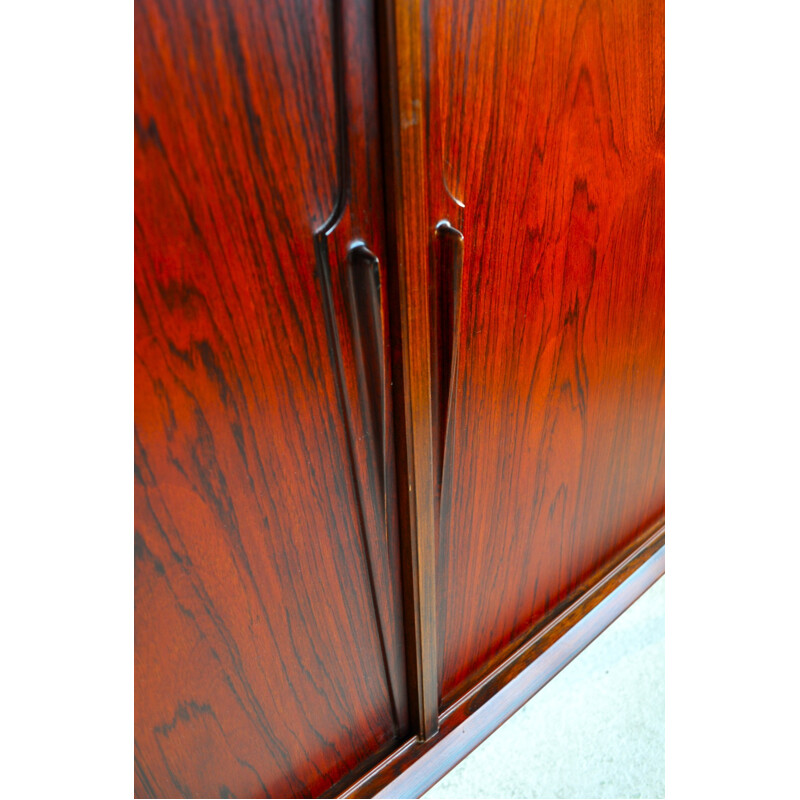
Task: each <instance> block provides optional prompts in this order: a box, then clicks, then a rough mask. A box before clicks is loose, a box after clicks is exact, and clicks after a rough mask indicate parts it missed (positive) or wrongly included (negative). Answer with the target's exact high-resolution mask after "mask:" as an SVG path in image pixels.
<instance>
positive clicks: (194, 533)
mask: <svg viewBox="0 0 800 800" xmlns="http://www.w3.org/2000/svg"><path fill="white" fill-rule="evenodd" d="M135 15H136V16H135V24H136V29H135V33H136V87H135V112H136V137H135V181H136V183H135V189H136V201H135V202H136V233H135V237H136V238H135V246H136V268H135V296H136V317H135V333H136V346H135V351H136V352H135V355H136V360H135V370H136V373H135V377H136V404H135V435H136V439H135V442H136V444H135V448H136V452H135V460H136V483H135V502H136V539H135V543H136V551H135V555H136V558H135V586H136V595H135V604H136V612H135V614H136V619H135V653H136V656H135V659H136V660H135V793H136V795H137V796H143V797H144V796H161V797H175V796H186V797H190V796H196V797H214V796H220V797H221V796H248V797H257V796H261V797H263V796H277V797H292V796H298V797H310V796H316V795H317V794H319V793H320V792H322V791H323V790H325V789H326V788H327V787H329V786H330V785H331V784H333V783H334V782H335V781H336V780H337V779H338V778H340V777H341V776H342V775H343V774H345V773H347V772H348V771H349V770H352V769H354V768H355V767H357V766H358V765H359V764H362V763H363V762H364V761H365V760H369V759H370V758H374V757H375V756H376V754H380V752H382V751H385V749H386V748H388V747H390V746H391V744H392V742H394V741H395V740H397V738H398V737H403V736H406V735H407V719H408V716H407V703H406V690H405V685H406V678H405V665H404V648H403V643H402V637H403V633H402V613H401V610H400V609H401V581H400V574H399V573H400V563H399V559H400V554H399V545H398V531H397V515H396V505H397V504H396V497H395V490H394V472H393V463H394V451H393V439H394V433H393V430H392V416H393V412H392V406H391V394H390V390H389V387H390V383H391V371H390V363H389V357H388V345H387V335H386V334H387V328H388V320H387V318H386V314H385V307H386V280H385V266H382V265H385V255H384V253H385V250H384V241H383V225H384V223H383V200H382V191H383V179H382V168H381V163H382V159H381V154H380V136H379V133H380V127H379V112H378V98H377V94H376V92H377V77H376V76H377V68H376V66H375V63H374V59H375V47H374V41H375V36H374V27H375V23H374V20H373V18H372V8H371V5H370V4H369V3H367V2H362V1H361V0H355V1H354V2H350V1H349V0H348V2H347V3H344V4H337V5H336V7H335V8H332V7H331V5H330V4H329V3H326V2H322V1H321V0H302V1H301V0H292V2H288V0H287V1H286V2H277V3H270V4H264V3H260V2H255V0H197V1H196V0H191V1H190V0H137V3H136V5H135ZM354 241H362V242H363V243H364V245H363V246H362V247H361V248H358V247H356V248H355V249H353V250H351V252H350V253H349V255H348V252H347V251H348V248H349V247H350V245H351V243H352V242H354ZM376 259H377V260H376Z"/></svg>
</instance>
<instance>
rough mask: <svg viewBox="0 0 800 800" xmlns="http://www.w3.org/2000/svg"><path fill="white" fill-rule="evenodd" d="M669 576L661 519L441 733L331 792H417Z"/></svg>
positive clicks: (523, 645)
mask: <svg viewBox="0 0 800 800" xmlns="http://www.w3.org/2000/svg"><path fill="white" fill-rule="evenodd" d="M663 574H664V525H663V522H659V523H657V524H656V525H655V526H654V528H653V529H651V530H649V531H647V532H646V533H645V534H644V535H643V536H642V537H640V538H639V539H638V540H637V541H635V542H634V543H633V544H632V545H631V546H629V547H628V548H626V550H624V551H623V552H622V553H620V554H619V555H618V556H617V558H616V559H615V562H614V563H612V564H611V565H610V568H606V569H604V571H602V572H599V573H596V574H594V575H592V576H590V577H589V579H588V580H587V581H585V583H584V584H582V585H581V586H579V587H578V588H577V589H576V590H575V592H574V593H573V594H572V595H571V596H570V597H569V598H567V599H566V600H565V601H564V602H563V603H562V604H561V606H560V607H559V608H557V609H555V610H554V611H553V612H552V613H551V614H550V615H549V616H548V618H546V619H544V620H542V621H541V622H540V623H539V624H538V625H537V626H536V627H535V629H534V630H532V631H530V633H529V635H528V636H527V637H526V639H525V640H524V641H521V642H519V643H518V645H517V647H516V648H515V649H514V650H513V651H511V652H509V653H507V654H506V655H505V656H504V657H503V658H501V659H499V660H498V661H497V662H496V663H495V664H494V665H493V668H492V669H491V670H490V671H489V672H487V674H486V675H484V677H483V678H482V680H480V681H479V682H478V683H477V684H476V685H475V686H474V687H473V688H472V689H471V690H470V691H469V692H468V693H467V694H465V695H463V696H462V697H460V698H459V699H458V700H457V701H455V702H454V703H453V704H452V705H451V706H450V707H449V708H448V709H446V710H445V711H444V712H443V713H442V714H440V715H439V725H440V729H439V734H438V735H437V736H436V737H435V738H433V739H431V740H429V741H426V742H423V741H420V740H419V739H418V738H413V739H409V740H407V741H406V742H404V743H403V745H402V746H400V747H398V748H397V749H396V750H395V751H394V752H393V753H391V754H390V755H389V756H387V757H386V758H385V759H383V761H381V762H380V763H378V764H376V765H375V766H374V767H373V768H372V769H371V770H369V771H368V772H366V773H365V774H363V775H360V776H359V777H358V778H357V779H356V780H348V779H347V778H345V779H343V780H342V781H341V782H340V783H339V784H337V785H336V786H334V787H332V789H331V790H330V791H329V792H326V795H325V796H326V797H419V796H421V795H422V794H423V793H425V792H426V791H427V790H428V789H430V787H431V786H433V784H434V783H436V782H437V781H438V780H440V779H441V778H442V777H443V776H444V775H445V774H446V773H447V772H449V771H450V770H451V769H452V768H453V767H454V766H455V765H456V764H458V763H459V762H460V761H461V760H462V759H463V758H464V757H465V756H466V755H468V754H469V753H470V752H471V751H472V750H473V749H474V748H475V747H476V746H477V745H478V744H480V743H481V742H482V741H483V740H484V739H485V738H486V737H487V736H488V735H489V734H490V733H492V731H494V730H495V729H496V728H497V727H499V726H500V725H501V724H502V723H503V722H505V721H506V720H507V719H508V718H509V717H510V716H511V715H512V714H513V713H514V712H516V711H517V710H519V709H520V708H521V707H522V706H523V705H524V704H525V703H526V702H527V701H528V700H529V699H530V698H531V697H532V696H533V695H534V694H535V693H536V692H537V691H539V689H541V688H542V687H543V686H544V685H545V684H546V683H547V682H548V681H549V680H550V679H551V678H553V677H554V676H555V675H556V674H558V672H559V671H560V670H561V669H563V668H564V667H565V666H566V665H567V664H568V663H569V662H570V661H571V660H572V659H573V658H574V657H575V656H577V655H578V654H579V653H580V652H581V651H582V650H583V649H584V648H585V647H586V646H587V645H589V644H590V643H591V642H592V641H593V640H594V639H595V638H596V637H597V636H598V635H599V634H600V633H601V632H602V631H603V630H605V628H606V627H607V626H608V625H610V624H611V623H612V622H613V621H614V620H615V619H616V618H617V617H618V616H619V615H620V614H621V613H622V612H623V611H625V609H627V608H628V607H629V606H630V605H631V603H633V602H634V601H635V600H636V599H637V598H638V597H639V596H640V595H641V594H643V593H644V592H645V591H646V590H647V589H648V588H649V587H650V586H652V584H653V583H655V581H657V580H658V579H659V578H660V577H661V576H662V575H663Z"/></svg>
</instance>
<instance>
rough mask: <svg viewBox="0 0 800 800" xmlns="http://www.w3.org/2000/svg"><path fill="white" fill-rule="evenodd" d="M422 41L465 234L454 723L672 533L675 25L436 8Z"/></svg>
mask: <svg viewBox="0 0 800 800" xmlns="http://www.w3.org/2000/svg"><path fill="white" fill-rule="evenodd" d="M429 26H430V36H429V38H428V40H427V41H428V60H429V65H430V74H431V76H432V77H431V86H432V93H433V97H432V99H431V101H430V102H431V115H430V120H431V125H432V128H433V129H435V130H438V131H439V133H432V134H431V137H430V142H429V148H430V149H429V172H430V174H431V175H432V176H433V177H432V179H431V180H432V181H436V182H439V183H440V184H441V185H443V186H444V187H446V190H447V192H448V193H449V194H450V196H451V197H452V199H453V201H454V203H453V204H452V206H451V209H452V210H451V211H450V212H448V215H449V217H450V220H451V222H452V223H453V225H455V226H456V227H457V228H458V229H459V230H460V231H462V232H463V235H464V257H463V258H464V261H463V268H462V285H461V287H460V293H461V298H462V303H461V313H460V330H458V331H457V332H456V333H455V342H456V346H455V348H454V353H455V354H456V357H457V368H456V371H457V374H458V380H457V381H456V383H455V384H454V390H453V391H454V394H453V398H452V400H451V403H450V406H449V410H450V415H451V418H450V419H448V420H447V421H446V425H447V436H446V445H445V453H444V468H443V476H442V496H441V512H440V518H439V532H438V551H437V559H438V562H437V563H438V587H437V597H438V600H439V603H438V609H439V621H438V630H439V642H440V649H439V669H440V676H441V682H442V693H443V702H444V703H445V704H446V703H447V702H448V701H450V700H452V699H453V698H454V697H456V696H458V694H459V693H460V692H462V691H464V689H465V688H467V687H468V686H469V685H470V680H471V676H472V675H473V674H474V673H475V671H476V670H477V669H478V668H479V667H480V666H481V665H482V664H484V663H485V662H486V661H487V659H489V658H490V657H491V655H492V654H494V653H496V652H497V651H498V650H500V649H502V648H503V647H504V646H507V645H508V643H509V642H511V641H513V640H514V639H515V638H516V637H518V636H520V635H522V634H523V633H524V631H526V630H528V629H530V628H531V626H532V625H533V624H535V623H536V621H537V620H539V619H541V618H542V617H543V616H544V615H546V614H547V613H548V611H549V610H550V609H552V608H554V607H555V606H557V605H558V603H559V602H561V601H562V600H563V598H564V597H566V596H567V595H568V594H569V593H570V592H571V591H573V589H574V588H575V587H576V586H578V585H579V584H580V583H581V582H582V581H583V580H584V579H585V578H586V576H588V575H589V574H591V573H592V572H593V571H594V570H596V569H597V568H598V567H599V566H601V565H602V564H603V563H605V562H607V561H608V560H609V559H611V558H612V557H613V556H614V554H615V553H617V552H619V551H620V549H621V548H624V547H625V546H626V545H627V544H628V543H630V542H631V541H632V540H633V539H634V538H635V537H636V536H637V535H638V534H639V533H640V532H641V531H642V530H644V529H646V528H647V527H648V526H649V525H650V524H652V522H653V521H654V520H656V519H658V518H659V517H660V516H661V515H662V514H663V506H664V471H663V470H664V461H663V459H664V446H663V437H664V419H663V403H664V361H663V358H664V349H663V348H664V329H663V302H664V43H663V35H664V32H663V4H662V3H661V2H659V0H655V1H654V2H653V1H652V0H612V1H611V2H597V1H592V0H587V1H586V2H582V3H561V2H552V0H544V2H542V0H534V1H533V2H530V1H528V0H526V2H515V1H513V0H512V1H510V2H503V3H497V2H495V1H494V0H468V2H466V3H454V2H452V0H432V2H431V4H430V18H429ZM436 136H439V137H440V145H439V150H438V151H437V149H436V141H435V140H436ZM430 194H431V196H432V197H433V196H434V195H435V192H434V190H431V192H430ZM439 194H440V195H441V194H442V193H441V192H440V193H439ZM459 205H463V209H462V208H458V206H459ZM441 213H442V212H441V211H439V210H438V209H437V208H436V207H435V205H434V203H433V202H431V211H430V214H429V219H428V224H429V227H430V228H433V226H434V225H435V224H436V222H437V218H438V217H439V215H440V214H441Z"/></svg>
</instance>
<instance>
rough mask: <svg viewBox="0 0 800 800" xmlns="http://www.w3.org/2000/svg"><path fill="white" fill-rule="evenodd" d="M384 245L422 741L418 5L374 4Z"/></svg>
mask: <svg viewBox="0 0 800 800" xmlns="http://www.w3.org/2000/svg"><path fill="white" fill-rule="evenodd" d="M379 9H380V12H381V13H380V16H379V26H380V41H381V67H382V68H381V76H382V77H381V87H382V116H383V120H384V143H385V148H384V150H385V166H386V169H385V175H386V187H387V189H386V208H387V212H388V214H387V217H388V222H389V225H388V228H387V238H388V247H389V253H390V256H391V259H392V263H393V264H394V265H395V270H393V271H392V272H393V281H392V299H393V314H392V316H393V324H392V327H391V337H392V342H393V352H392V361H393V364H394V375H395V378H396V380H395V392H394V398H395V404H396V408H397V414H396V425H397V430H398V451H399V453H398V455H399V459H398V485H399V486H402V487H404V489H405V487H407V488H408V496H407V497H403V499H402V501H401V503H400V514H401V525H402V527H403V530H404V531H405V535H404V536H403V538H402V544H403V562H404V570H403V576H404V587H405V588H404V615H405V626H406V652H407V662H406V663H407V668H408V674H409V695H410V696H409V704H410V707H409V711H410V714H411V722H412V726H413V729H414V730H415V731H418V732H419V734H420V735H421V736H422V737H423V738H429V737H431V736H433V735H434V734H435V733H436V730H437V725H438V715H437V712H438V706H439V692H438V666H437V646H438V645H437V643H438V634H437V632H436V624H437V610H436V586H435V584H436V566H435V557H436V550H435V547H436V543H435V535H436V530H435V505H434V504H435V483H434V480H435V479H434V470H435V467H434V459H435V451H434V447H435V445H434V440H433V429H432V422H433V421H432V408H431V353H430V347H431V324H430V308H429V281H430V272H429V265H428V258H429V252H428V251H429V248H430V242H431V234H432V232H433V226H432V225H430V224H429V221H428V213H427V197H428V191H427V170H426V151H427V141H426V125H425V124H424V123H425V119H426V113H427V108H426V105H425V92H424V81H425V69H426V67H425V64H424V62H423V55H424V53H423V50H424V42H425V40H424V38H423V37H422V30H421V28H420V25H419V23H420V20H421V2H420V0H410V2H408V3H391V2H387V3H385V4H384V3H381V4H380V5H379Z"/></svg>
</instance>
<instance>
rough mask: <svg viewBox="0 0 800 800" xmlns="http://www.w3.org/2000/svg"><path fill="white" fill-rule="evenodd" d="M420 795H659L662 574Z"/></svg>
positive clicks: (661, 781)
mask: <svg viewBox="0 0 800 800" xmlns="http://www.w3.org/2000/svg"><path fill="white" fill-rule="evenodd" d="M423 797H425V798H443V799H444V798H462V799H463V798H484V797H487V798H498V800H499V798H571V800H578V799H579V798H580V799H581V800H583V798H606V797H610V798H629V797H630V798H633V797H638V798H662V797H664V578H662V579H661V580H660V581H658V582H657V583H656V584H655V585H654V586H653V587H652V588H651V589H650V590H649V591H647V592H646V593H645V594H644V595H643V596H642V597H641V598H640V599H639V600H637V601H636V602H635V603H634V604H633V605H632V606H631V607H630V608H629V609H628V610H627V611H626V612H625V613H624V614H623V615H622V616H621V617H620V618H619V619H618V620H617V621H616V622H614V623H613V624H612V625H611V626H610V627H609V628H608V629H607V630H606V631H604V632H603V633H602V634H601V635H600V636H599V637H598V638H597V639H595V641H594V642H592V644H590V645H589V647H587V648H586V650H584V651H583V652H582V653H581V654H580V655H579V656H578V657H577V658H576V659H575V660H574V661H572V663H571V664H568V665H567V666H566V667H565V668H564V669H563V670H562V671H561V672H560V673H559V674H558V675H556V677H555V678H553V679H552V680H551V681H550V683H548V684H547V686H545V687H544V688H543V689H542V690H541V691H540V692H539V693H538V694H536V695H534V697H533V698H532V699H531V700H530V701H529V702H528V703H527V704H526V705H524V706H523V707H522V708H521V709H520V710H519V711H518V712H517V713H516V714H515V715H514V716H513V717H511V719H510V720H508V722H506V723H505V724H504V725H503V726H501V727H500V728H499V729H498V730H497V731H495V732H494V733H493V734H492V735H491V736H490V737H489V738H488V739H487V740H486V741H485V742H483V744H481V745H480V746H479V747H478V748H477V749H475V750H474V751H473V752H472V753H471V754H470V755H469V756H467V758H465V759H464V761H462V762H461V763H460V764H459V765H458V766H457V767H455V768H454V769H453V770H452V771H451V772H450V773H449V774H447V775H445V777H444V778H442V780H441V781H440V782H439V783H438V784H436V786H434V787H433V788H432V789H431V790H430V791H429V792H428V793H427V794H425V795H423Z"/></svg>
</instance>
